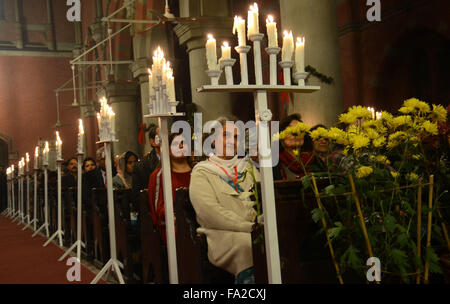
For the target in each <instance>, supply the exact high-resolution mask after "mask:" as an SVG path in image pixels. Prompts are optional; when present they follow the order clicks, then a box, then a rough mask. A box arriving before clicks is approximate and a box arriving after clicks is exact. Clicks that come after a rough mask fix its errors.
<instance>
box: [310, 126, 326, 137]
mask: <svg viewBox="0 0 450 304" xmlns="http://www.w3.org/2000/svg"><path fill="white" fill-rule="evenodd" d="M309 135H310V136H311V138H312V139H313V140H317V139H319V138H326V139H328V130H327V129H325V128H322V127H319V128H317V129H315V130H314V131H311V132H309Z"/></svg>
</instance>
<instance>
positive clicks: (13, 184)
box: [11, 173, 17, 222]
mask: <svg viewBox="0 0 450 304" xmlns="http://www.w3.org/2000/svg"><path fill="white" fill-rule="evenodd" d="M13 174H14V173H13ZM11 186H12V187H11V189H12V191H11V192H12V203H13V216H12V218H13V219H14V220H15V218H16V216H17V211H16V196H15V188H16V185H15V178H14V177H13V178H12V179H11ZM14 220H13V222H14Z"/></svg>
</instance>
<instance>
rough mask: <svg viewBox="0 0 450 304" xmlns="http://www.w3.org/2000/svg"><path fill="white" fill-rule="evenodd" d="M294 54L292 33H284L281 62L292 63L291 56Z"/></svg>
mask: <svg viewBox="0 0 450 304" xmlns="http://www.w3.org/2000/svg"><path fill="white" fill-rule="evenodd" d="M293 53H294V38H293V36H292V31H290V32H288V31H284V36H283V48H282V49H281V60H282V61H292V55H293Z"/></svg>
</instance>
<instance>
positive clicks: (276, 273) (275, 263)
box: [197, 3, 320, 283]
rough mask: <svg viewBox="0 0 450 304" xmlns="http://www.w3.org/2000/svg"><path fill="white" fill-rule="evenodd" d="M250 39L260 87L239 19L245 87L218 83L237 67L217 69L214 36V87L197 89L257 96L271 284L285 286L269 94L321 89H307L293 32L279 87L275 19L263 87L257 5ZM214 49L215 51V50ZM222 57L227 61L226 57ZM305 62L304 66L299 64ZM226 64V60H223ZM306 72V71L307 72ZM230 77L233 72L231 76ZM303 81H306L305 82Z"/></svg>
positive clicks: (210, 63) (286, 39) (209, 43)
mask: <svg viewBox="0 0 450 304" xmlns="http://www.w3.org/2000/svg"><path fill="white" fill-rule="evenodd" d="M248 21H249V22H248V39H249V40H250V41H252V42H253V56H254V66H255V82H256V84H254V85H253V84H249V83H248V71H247V69H248V67H247V53H248V52H249V51H250V49H251V47H250V46H247V45H246V41H245V20H243V19H242V18H240V17H235V24H234V28H233V31H237V33H238V38H239V46H237V47H235V50H236V51H237V52H238V53H239V58H240V71H241V83H240V84H237V85H235V84H234V83H233V82H232V78H230V77H229V76H228V77H227V76H226V85H220V84H219V83H218V80H219V77H220V74H221V72H222V71H221V70H220V69H219V68H222V69H223V68H224V69H225V74H227V69H228V71H230V69H231V66H232V65H233V64H231V62H230V63H225V64H223V63H222V64H220V66H217V67H216V66H215V64H214V63H215V62H216V61H217V58H216V56H215V48H216V44H215V40H214V38H213V36H212V35H211V34H210V35H208V41H207V43H206V54H207V63H208V70H207V71H206V73H207V74H208V76H209V77H210V78H211V85H204V86H202V87H200V88H198V89H197V91H198V92H252V93H253V94H254V102H255V119H256V125H257V126H258V135H259V138H258V146H259V153H258V155H259V164H260V171H261V191H262V203H263V210H264V235H265V245H266V259H267V268H268V269H267V270H268V279H269V283H281V270H280V256H279V247H278V232H277V224H276V223H277V220H276V210H275V195H274V183H273V175H272V155H271V150H270V138H271V137H270V131H269V127H268V122H269V121H270V120H271V119H272V113H271V111H270V110H269V109H268V108H267V92H292V93H311V92H315V91H317V90H319V89H320V87H318V86H305V83H304V79H305V78H306V76H307V73H304V70H301V68H302V66H304V55H303V54H302V52H304V39H303V40H302V42H303V44H302V47H301V46H300V45H299V46H298V47H297V48H296V49H295V52H296V56H295V60H296V61H293V60H292V59H293V53H294V47H293V37H292V34H291V33H290V32H289V33H288V34H287V35H286V34H285V37H284V39H283V42H284V43H283V49H282V60H281V61H280V62H279V65H280V66H281V68H282V69H283V74H284V85H279V84H278V83H277V64H276V63H277V55H278V54H279V52H280V48H279V47H278V43H277V38H276V37H277V36H276V23H274V21H273V18H268V19H267V20H266V22H267V29H268V36H269V46H268V47H267V48H266V49H265V50H266V52H267V54H268V55H269V59H270V64H269V69H270V84H269V85H265V84H263V77H262V63H261V41H262V39H263V37H264V34H261V33H259V27H258V24H259V23H258V6H257V5H256V3H255V4H254V5H253V6H251V7H250V10H249V12H248ZM213 48H214V50H213ZM222 57H224V56H223V55H222ZM302 59H303V64H302V63H301V62H299V64H297V61H301V60H302ZM221 61H222V62H223V60H221ZM219 62H220V61H219ZM294 65H296V70H297V73H295V74H294V77H295V79H296V80H297V81H298V85H296V86H293V85H291V69H292V67H293V66H294ZM303 69H304V68H303ZM228 73H229V72H228ZM302 80H303V81H302Z"/></svg>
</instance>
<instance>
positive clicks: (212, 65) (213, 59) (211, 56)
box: [206, 34, 218, 71]
mask: <svg viewBox="0 0 450 304" xmlns="http://www.w3.org/2000/svg"><path fill="white" fill-rule="evenodd" d="M206 62H207V63H208V69H209V70H214V71H216V70H218V67H217V49H216V39H214V37H213V35H211V34H208V41H206Z"/></svg>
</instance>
